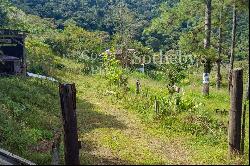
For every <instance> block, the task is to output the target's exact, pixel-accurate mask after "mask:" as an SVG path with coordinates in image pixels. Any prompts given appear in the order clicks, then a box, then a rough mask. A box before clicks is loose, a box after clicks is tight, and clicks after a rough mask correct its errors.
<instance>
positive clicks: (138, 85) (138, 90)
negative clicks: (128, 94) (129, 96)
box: [136, 80, 141, 94]
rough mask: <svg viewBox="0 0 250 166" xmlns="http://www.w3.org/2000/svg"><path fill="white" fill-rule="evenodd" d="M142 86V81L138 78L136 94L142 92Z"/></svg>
mask: <svg viewBox="0 0 250 166" xmlns="http://www.w3.org/2000/svg"><path fill="white" fill-rule="evenodd" d="M140 86H141V84H140V81H139V80H137V81H136V94H140Z"/></svg>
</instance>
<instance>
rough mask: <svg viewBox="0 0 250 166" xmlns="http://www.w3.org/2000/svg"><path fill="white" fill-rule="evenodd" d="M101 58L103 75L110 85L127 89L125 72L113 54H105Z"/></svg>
mask: <svg viewBox="0 0 250 166" xmlns="http://www.w3.org/2000/svg"><path fill="white" fill-rule="evenodd" d="M102 57H103V69H104V74H105V77H106V78H107V79H108V81H109V83H110V85H117V86H120V87H123V88H127V85H128V76H127V75H126V71H125V70H124V69H123V68H122V67H121V65H120V61H119V60H117V59H116V58H115V55H114V53H113V52H110V53H107V52H105V53H103V55H102Z"/></svg>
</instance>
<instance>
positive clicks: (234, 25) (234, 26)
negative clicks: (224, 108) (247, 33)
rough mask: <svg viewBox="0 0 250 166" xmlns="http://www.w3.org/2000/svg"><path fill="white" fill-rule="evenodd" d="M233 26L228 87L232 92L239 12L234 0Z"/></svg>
mask: <svg viewBox="0 0 250 166" xmlns="http://www.w3.org/2000/svg"><path fill="white" fill-rule="evenodd" d="M232 26H233V28H232V45H231V55H230V68H229V78H228V81H229V82H228V89H229V92H230V85H231V82H232V70H233V68H234V53H235V45H236V27H237V12H236V2H235V0H234V6H233V25H232Z"/></svg>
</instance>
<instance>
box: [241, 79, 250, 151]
mask: <svg viewBox="0 0 250 166" xmlns="http://www.w3.org/2000/svg"><path fill="white" fill-rule="evenodd" d="M247 101H249V77H248V83H247V91H246V96H245V101H244V107H243V115H242V131H241V134H242V139H241V145H240V147H241V154H242V155H244V151H245V136H246V111H247Z"/></svg>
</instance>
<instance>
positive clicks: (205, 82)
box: [203, 0, 212, 95]
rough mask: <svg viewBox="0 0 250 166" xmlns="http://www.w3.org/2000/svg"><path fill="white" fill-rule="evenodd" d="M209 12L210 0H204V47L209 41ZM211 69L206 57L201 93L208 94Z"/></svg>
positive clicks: (206, 47) (208, 44)
mask: <svg viewBox="0 0 250 166" xmlns="http://www.w3.org/2000/svg"><path fill="white" fill-rule="evenodd" d="M211 13H212V0H206V10H205V33H206V37H205V39H204V48H205V49H209V48H210V43H211ZM210 71H211V61H210V59H209V58H206V61H205V64H204V74H203V94H204V95H209V75H210Z"/></svg>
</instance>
